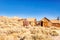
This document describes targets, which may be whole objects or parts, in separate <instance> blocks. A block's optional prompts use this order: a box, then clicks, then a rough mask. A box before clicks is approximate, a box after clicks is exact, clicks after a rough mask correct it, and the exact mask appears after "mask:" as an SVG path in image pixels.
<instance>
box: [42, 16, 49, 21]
mask: <svg viewBox="0 0 60 40" xmlns="http://www.w3.org/2000/svg"><path fill="white" fill-rule="evenodd" d="M44 19H45V20H47V21H50V20H49V19H48V18H46V17H44V18H43V19H42V20H44Z"/></svg>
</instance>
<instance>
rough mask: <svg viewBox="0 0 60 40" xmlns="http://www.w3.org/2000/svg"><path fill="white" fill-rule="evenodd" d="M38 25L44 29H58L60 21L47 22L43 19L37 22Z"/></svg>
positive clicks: (46, 19) (47, 20)
mask: <svg viewBox="0 0 60 40" xmlns="http://www.w3.org/2000/svg"><path fill="white" fill-rule="evenodd" d="M38 24H39V25H40V26H44V27H50V26H56V27H60V20H49V19H48V18H46V17H44V18H43V19H42V20H40V21H39V23H38Z"/></svg>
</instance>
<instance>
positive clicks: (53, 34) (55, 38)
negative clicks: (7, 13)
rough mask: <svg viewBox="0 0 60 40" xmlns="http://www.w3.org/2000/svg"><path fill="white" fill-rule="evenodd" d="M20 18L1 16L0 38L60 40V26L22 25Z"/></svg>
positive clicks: (5, 39)
mask: <svg viewBox="0 0 60 40" xmlns="http://www.w3.org/2000/svg"><path fill="white" fill-rule="evenodd" d="M18 19H19V18H8V17H0V40H59V38H60V33H59V32H60V28H57V27H41V26H30V25H29V26H22V22H19V21H17V20H18Z"/></svg>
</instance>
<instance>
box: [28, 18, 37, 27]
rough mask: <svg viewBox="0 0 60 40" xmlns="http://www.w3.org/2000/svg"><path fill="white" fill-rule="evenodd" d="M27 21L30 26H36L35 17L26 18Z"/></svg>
mask: <svg viewBox="0 0 60 40" xmlns="http://www.w3.org/2000/svg"><path fill="white" fill-rule="evenodd" d="M27 21H29V24H30V25H31V26H36V22H37V21H36V19H35V18H27Z"/></svg>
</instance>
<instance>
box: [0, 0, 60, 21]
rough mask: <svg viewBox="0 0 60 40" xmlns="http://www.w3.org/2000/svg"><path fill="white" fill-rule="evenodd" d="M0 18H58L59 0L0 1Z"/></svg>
mask: <svg viewBox="0 0 60 40" xmlns="http://www.w3.org/2000/svg"><path fill="white" fill-rule="evenodd" d="M0 16H8V17H13V16H18V17H22V18H28V17H31V18H36V19H37V20H39V19H41V18H43V17H47V18H50V19H55V18H56V17H58V16H60V1H59V0H0Z"/></svg>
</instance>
